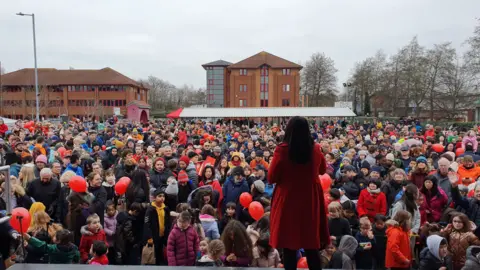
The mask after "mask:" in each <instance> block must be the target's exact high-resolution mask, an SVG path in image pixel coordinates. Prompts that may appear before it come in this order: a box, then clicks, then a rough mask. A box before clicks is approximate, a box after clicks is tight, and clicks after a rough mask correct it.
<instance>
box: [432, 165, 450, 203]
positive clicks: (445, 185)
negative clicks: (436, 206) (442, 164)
mask: <svg viewBox="0 0 480 270" xmlns="http://www.w3.org/2000/svg"><path fill="white" fill-rule="evenodd" d="M434 176H435V177H436V178H437V180H438V186H439V187H440V188H441V189H442V190H443V191H444V192H445V194H446V195H447V198H450V197H451V195H450V194H451V190H452V184H451V183H450V180H449V179H448V175H441V174H440V172H438V171H437V172H436V173H435V174H434Z"/></svg>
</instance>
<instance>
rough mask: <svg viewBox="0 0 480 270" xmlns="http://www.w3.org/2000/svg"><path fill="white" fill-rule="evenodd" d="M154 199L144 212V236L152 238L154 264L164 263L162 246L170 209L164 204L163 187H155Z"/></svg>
mask: <svg viewBox="0 0 480 270" xmlns="http://www.w3.org/2000/svg"><path fill="white" fill-rule="evenodd" d="M153 197H154V200H153V202H152V203H151V204H150V205H149V206H148V207H147V210H146V212H145V237H146V239H152V240H153V246H154V250H155V264H156V265H166V264H167V261H166V259H165V258H164V256H163V255H164V252H163V247H164V246H165V245H166V244H167V239H168V235H169V233H170V230H171V225H172V221H171V220H170V209H169V208H168V206H166V205H165V199H166V197H167V194H166V192H165V189H164V188H159V189H156V190H155V192H154V193H153Z"/></svg>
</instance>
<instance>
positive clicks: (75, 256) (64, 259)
mask: <svg viewBox="0 0 480 270" xmlns="http://www.w3.org/2000/svg"><path fill="white" fill-rule="evenodd" d="M23 237H24V239H25V241H27V242H28V244H29V245H30V246H32V247H34V248H35V249H38V250H40V251H43V252H44V253H47V254H48V262H49V263H54V264H72V263H78V262H79V261H80V252H79V251H78V248H77V246H75V245H74V244H73V234H72V233H71V232H70V231H69V230H60V231H58V232H57V233H56V234H55V237H54V238H53V242H54V243H55V244H52V245H48V244H47V243H45V242H44V241H40V240H38V239H37V238H35V237H31V236H30V235H29V234H27V233H26V234H24V236H23Z"/></svg>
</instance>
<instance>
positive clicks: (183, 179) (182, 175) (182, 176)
mask: <svg viewBox="0 0 480 270" xmlns="http://www.w3.org/2000/svg"><path fill="white" fill-rule="evenodd" d="M178 182H179V183H186V182H188V175H187V173H186V172H185V171H184V170H181V171H180V172H179V173H178Z"/></svg>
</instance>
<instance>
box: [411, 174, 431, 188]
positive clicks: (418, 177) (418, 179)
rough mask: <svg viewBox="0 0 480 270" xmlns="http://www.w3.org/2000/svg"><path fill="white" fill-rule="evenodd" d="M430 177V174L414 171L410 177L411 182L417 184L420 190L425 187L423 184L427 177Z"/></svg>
mask: <svg viewBox="0 0 480 270" xmlns="http://www.w3.org/2000/svg"><path fill="white" fill-rule="evenodd" d="M427 176H428V173H426V172H420V171H418V170H417V171H414V172H412V174H411V175H410V181H411V182H412V183H413V184H415V185H416V186H417V187H418V189H421V188H422V187H423V182H424V181H425V177H427Z"/></svg>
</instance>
